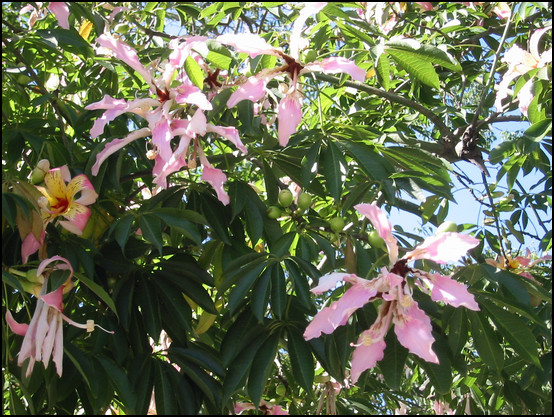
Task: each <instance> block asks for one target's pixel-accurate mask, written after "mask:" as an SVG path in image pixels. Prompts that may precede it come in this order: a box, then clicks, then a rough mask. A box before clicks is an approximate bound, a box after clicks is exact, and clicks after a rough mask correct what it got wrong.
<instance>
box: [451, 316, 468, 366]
mask: <svg viewBox="0 0 554 417" xmlns="http://www.w3.org/2000/svg"><path fill="white" fill-rule="evenodd" d="M448 327H449V332H448V343H449V344H450V350H451V351H452V353H453V354H454V356H458V355H460V354H461V353H462V349H463V348H464V346H465V345H466V343H467V339H468V337H469V328H468V322H467V316H466V313H465V309H463V308H456V309H454V312H453V313H452V315H451V316H450V317H449V319H448Z"/></svg>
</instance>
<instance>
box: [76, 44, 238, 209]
mask: <svg viewBox="0 0 554 417" xmlns="http://www.w3.org/2000/svg"><path fill="white" fill-rule="evenodd" d="M206 40H207V38H205V37H200V36H196V37H190V38H187V39H184V40H183V39H174V40H172V41H171V42H170V44H169V47H170V48H171V49H172V52H171V54H170V55H169V59H168V61H167V62H166V63H165V68H164V70H163V73H162V75H161V76H160V77H159V78H158V79H156V77H155V75H154V71H153V69H147V68H146V67H145V66H144V65H143V64H142V63H141V62H140V60H139V59H138V55H137V53H136V51H135V50H134V49H133V48H131V47H130V46H129V45H127V44H126V43H124V42H122V41H120V40H118V39H115V38H113V37H111V36H110V35H107V34H104V35H102V36H100V37H99V38H98V40H97V41H98V43H99V45H101V46H102V47H104V48H107V49H109V50H111V51H112V52H113V54H114V56H115V57H116V58H118V59H120V60H121V61H123V62H124V63H126V64H127V65H129V66H130V67H131V68H132V69H134V70H135V71H136V72H137V73H139V74H140V75H141V76H142V77H143V79H144V80H145V81H146V82H147V84H148V85H149V86H150V93H152V94H155V95H156V97H157V98H156V99H154V98H151V97H146V98H138V99H135V100H131V101H126V100H123V99H115V98H113V97H110V96H108V95H106V96H104V98H103V99H102V100H100V101H98V102H96V103H92V104H89V105H88V106H86V107H85V108H86V109H87V110H99V109H102V110H106V111H105V112H104V114H103V115H102V116H101V117H99V118H98V119H97V120H96V121H95V123H94V125H93V127H92V129H91V136H92V137H93V138H94V137H97V136H99V135H100V134H102V133H103V131H104V128H105V126H106V124H107V123H109V122H110V121H112V120H114V119H115V118H116V117H118V116H120V115H122V114H124V113H134V114H137V115H139V116H140V117H142V118H144V119H145V120H146V121H147V123H148V127H144V128H141V129H138V130H135V131H133V132H131V133H129V135H127V136H126V137H125V138H123V139H112V140H111V141H110V142H109V143H108V144H107V145H106V146H105V148H104V149H103V150H102V151H101V152H99V153H98V155H97V157H96V163H95V164H94V166H93V167H92V174H93V175H97V174H98V171H99V169H100V166H101V164H102V163H103V162H104V161H105V160H106V159H107V158H108V157H109V156H110V155H112V154H114V153H115V152H117V151H119V150H120V149H122V148H123V147H125V146H126V145H127V144H129V143H131V142H133V141H135V140H137V139H140V138H145V137H147V136H150V137H151V141H150V143H151V145H152V149H151V150H150V151H148V153H147V157H148V158H149V159H154V160H155V161H154V162H155V164H154V168H153V171H152V173H153V175H154V183H155V184H156V185H158V186H160V187H161V188H166V187H167V176H168V175H170V174H171V173H173V172H176V171H179V170H180V169H181V168H183V167H189V168H194V167H196V158H197V157H201V158H200V162H201V164H202V166H203V168H204V170H205V172H204V171H203V174H202V179H203V180H205V181H207V182H208V183H210V184H211V185H212V187H214V188H215V190H216V192H217V195H218V198H219V200H220V201H221V202H223V203H224V204H228V203H229V198H228V195H227V193H226V192H225V190H224V189H223V183H224V182H225V181H226V179H227V177H226V176H225V174H224V173H223V172H222V171H221V170H219V169H217V168H214V167H213V166H212V165H211V164H209V162H207V158H205V157H203V156H204V154H203V152H202V147H201V145H200V142H199V140H198V138H199V137H200V136H204V135H206V133H210V132H211V133H214V134H216V135H218V136H221V137H223V138H225V139H227V140H229V141H230V142H231V143H233V144H234V145H235V147H236V148H237V149H239V150H240V151H241V152H243V153H246V152H247V151H246V148H245V146H244V145H243V144H242V142H241V141H240V138H239V136H238V131H237V130H236V129H235V128H234V127H223V126H215V125H212V124H211V123H208V122H207V120H206V117H205V115H204V113H203V111H204V110H211V109H212V105H211V103H210V102H209V100H208V99H207V97H206V96H205V94H204V93H203V92H202V90H200V89H199V88H198V87H196V86H195V85H194V84H193V83H192V82H191V81H190V79H189V78H188V76H187V74H186V72H184V71H179V69H181V68H183V67H184V62H185V60H186V59H187V58H188V57H192V58H193V59H195V60H196V61H197V62H199V63H200V64H203V61H202V58H201V57H200V55H198V54H197V53H196V52H194V51H193V48H195V49H201V48H202V45H204V43H205V42H206ZM185 106H195V107H196V108H197V110H196V111H195V112H194V114H193V115H192V116H190V114H189V113H191V112H186V111H184V110H185V109H186V108H185ZM175 137H178V138H179V143H178V144H177V146H176V147H175V150H174V149H173V148H174V147H173V146H172V145H173V144H172V141H173V139H174V138H175ZM191 142H192V144H193V146H189V145H190V144H191Z"/></svg>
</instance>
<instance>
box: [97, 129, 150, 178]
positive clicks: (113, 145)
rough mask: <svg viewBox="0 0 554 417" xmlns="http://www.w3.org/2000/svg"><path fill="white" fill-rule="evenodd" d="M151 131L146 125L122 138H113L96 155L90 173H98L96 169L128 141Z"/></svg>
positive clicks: (146, 134)
mask: <svg viewBox="0 0 554 417" xmlns="http://www.w3.org/2000/svg"><path fill="white" fill-rule="evenodd" d="M150 133H151V130H150V129H149V128H147V127H143V128H142V129H139V130H135V131H134V132H131V133H129V135H127V137H125V138H123V139H113V140H112V141H110V142H109V143H108V144H107V145H106V147H105V148H104V149H103V150H102V151H101V152H99V153H98V155H96V163H95V164H94V165H93V166H92V169H91V172H92V175H98V170H99V169H100V165H102V163H103V162H104V161H105V160H106V159H107V158H108V157H109V156H110V155H112V154H114V153H115V152H117V151H118V150H120V149H121V148H123V147H124V146H125V145H127V144H128V143H131V142H132V141H134V140H137V139H139V138H143V137H145V136H148V135H149V134H150Z"/></svg>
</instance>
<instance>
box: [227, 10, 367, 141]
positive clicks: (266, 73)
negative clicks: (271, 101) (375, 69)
mask: <svg viewBox="0 0 554 417" xmlns="http://www.w3.org/2000/svg"><path fill="white" fill-rule="evenodd" d="M326 5H327V3H325V2H316V3H306V5H305V7H304V8H303V9H302V10H301V11H300V14H299V16H298V18H297V19H296V20H295V21H294V24H293V28H292V34H291V38H290V55H287V54H285V53H284V52H283V50H282V49H281V48H276V47H274V46H272V45H270V44H269V43H267V42H266V40H265V39H263V38H261V37H260V36H258V35H254V34H250V33H242V34H225V35H221V36H219V37H218V38H217V41H218V42H220V43H222V44H225V45H230V46H233V47H234V48H235V49H236V50H237V51H239V52H244V53H247V54H248V55H249V56H250V58H255V57H256V56H258V55H274V56H277V57H280V58H281V59H282V60H283V61H284V62H285V64H284V65H283V66H281V67H278V68H273V69H269V68H268V69H264V70H262V71H260V72H259V73H258V74H256V75H254V76H252V77H249V78H248V79H247V80H246V82H245V83H244V84H242V85H240V86H239V87H238V89H237V90H235V91H234V92H233V94H231V97H229V100H228V101H227V107H229V108H231V107H233V106H235V105H236V104H238V103H239V102H240V101H242V100H250V101H252V102H256V101H259V100H261V99H262V98H263V97H264V96H265V93H266V86H267V83H268V82H269V81H270V80H272V79H273V78H275V77H276V76H278V75H280V74H287V75H288V77H289V78H290V83H289V85H288V86H287V85H285V84H282V85H281V86H280V91H281V93H283V94H284V97H283V98H282V99H281V101H280V103H279V106H278V110H277V120H278V121H279V125H278V129H277V135H278V137H279V144H280V145H282V146H285V145H287V143H288V141H289V138H290V136H291V135H292V134H293V133H294V132H296V129H297V127H298V125H299V124H300V122H301V120H302V98H303V96H302V93H301V92H300V90H299V85H298V78H299V77H300V76H301V75H304V74H306V73H309V72H323V73H325V74H336V73H338V72H345V73H347V74H349V75H350V76H351V77H352V78H353V79H355V80H357V81H360V82H363V81H364V80H365V75H366V73H365V71H364V70H362V69H361V68H360V67H358V66H357V65H356V64H355V63H354V62H353V61H351V60H349V59H346V58H343V57H333V58H325V59H323V60H321V61H317V62H311V63H308V64H302V63H300V62H299V61H298V58H299V52H300V42H301V40H302V39H301V33H302V28H303V26H304V23H305V22H306V20H307V19H308V17H309V16H310V15H312V14H314V13H317V12H319V11H320V10H322V9H323V8H324V7H325V6H326Z"/></svg>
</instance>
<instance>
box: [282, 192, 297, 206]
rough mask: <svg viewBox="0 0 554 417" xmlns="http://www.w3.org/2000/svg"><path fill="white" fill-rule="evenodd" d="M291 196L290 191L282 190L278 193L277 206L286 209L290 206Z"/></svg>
mask: <svg viewBox="0 0 554 417" xmlns="http://www.w3.org/2000/svg"><path fill="white" fill-rule="evenodd" d="M293 198H294V197H293V195H292V192H291V191H290V190H287V189H284V190H281V192H280V193H279V204H280V205H281V207H288V206H290V205H291V204H292V200H293Z"/></svg>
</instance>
